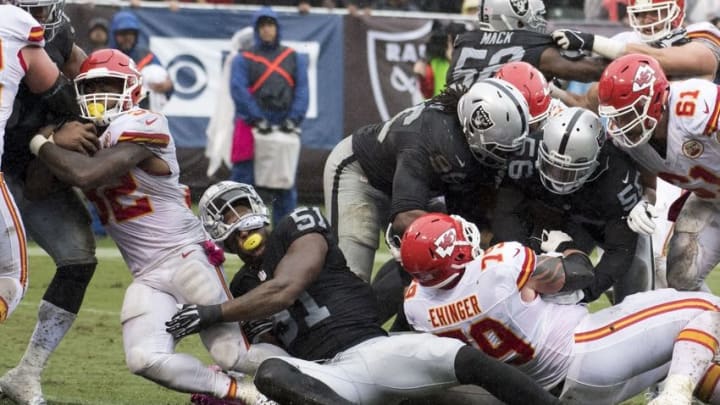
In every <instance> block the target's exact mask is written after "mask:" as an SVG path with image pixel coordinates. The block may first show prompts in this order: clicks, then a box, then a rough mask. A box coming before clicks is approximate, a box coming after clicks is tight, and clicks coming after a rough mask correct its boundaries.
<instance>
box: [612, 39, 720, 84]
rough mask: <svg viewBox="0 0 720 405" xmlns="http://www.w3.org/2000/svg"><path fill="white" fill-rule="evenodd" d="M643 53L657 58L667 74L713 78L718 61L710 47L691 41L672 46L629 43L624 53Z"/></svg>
mask: <svg viewBox="0 0 720 405" xmlns="http://www.w3.org/2000/svg"><path fill="white" fill-rule="evenodd" d="M631 53H641V54H643V55H649V56H652V57H654V58H655V59H657V61H658V62H659V63H660V66H662V68H663V70H664V71H665V74H667V75H668V76H675V77H702V78H705V79H708V80H712V79H713V78H714V77H715V72H717V69H718V61H717V58H715V55H714V54H713V52H712V51H711V50H710V48H708V47H706V46H705V45H702V44H701V43H698V42H689V43H687V44H685V45H682V46H675V47H670V48H653V47H651V46H648V45H645V44H627V45H626V46H625V52H624V53H623V54H624V55H627V54H631Z"/></svg>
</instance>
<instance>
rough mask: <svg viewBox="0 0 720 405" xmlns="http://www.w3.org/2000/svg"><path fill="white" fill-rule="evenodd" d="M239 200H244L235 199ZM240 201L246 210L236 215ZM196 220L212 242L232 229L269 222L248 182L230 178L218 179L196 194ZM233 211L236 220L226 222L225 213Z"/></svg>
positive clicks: (226, 236) (246, 227) (248, 229)
mask: <svg viewBox="0 0 720 405" xmlns="http://www.w3.org/2000/svg"><path fill="white" fill-rule="evenodd" d="M239 200H245V202H244V203H239V202H238V201H239ZM238 204H242V205H245V206H247V207H248V208H250V212H248V213H247V214H245V215H243V216H240V215H237V211H235V206H236V205H238ZM198 208H199V211H200V221H202V224H203V227H204V228H205V230H206V231H207V233H209V234H210V238H212V240H213V241H214V242H222V241H224V240H225V239H227V238H228V236H230V235H232V234H233V232H235V231H251V230H254V229H258V228H262V227H264V226H266V225H270V217H269V216H268V209H267V207H266V206H265V203H264V202H263V200H262V198H260V196H259V195H258V193H257V192H256V191H255V189H254V188H253V186H251V185H249V184H243V183H237V182H234V181H221V182H219V183H217V184H213V185H212V186H210V187H208V189H207V190H205V192H204V193H203V195H202V197H200V203H199V204H198ZM228 211H231V212H233V213H235V214H236V215H235V217H236V218H237V221H235V222H233V223H228V222H227V221H226V220H225V213H226V212H228Z"/></svg>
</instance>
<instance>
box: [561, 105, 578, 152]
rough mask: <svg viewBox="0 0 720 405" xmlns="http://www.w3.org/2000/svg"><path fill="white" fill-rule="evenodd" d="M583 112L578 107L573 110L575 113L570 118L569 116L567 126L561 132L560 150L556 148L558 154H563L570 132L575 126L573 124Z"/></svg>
mask: <svg viewBox="0 0 720 405" xmlns="http://www.w3.org/2000/svg"><path fill="white" fill-rule="evenodd" d="M584 113H585V111H584V110H583V109H578V110H577V111H575V114H573V116H572V118H570V122H569V123H568V125H567V127H565V133H564V134H563V137H562V141H560V150H558V153H559V154H561V155H564V154H565V148H567V144H568V142H570V133H571V132H572V130H573V128H575V124H576V123H577V121H578V120H579V119H580V117H581V116H582V115H583V114H584Z"/></svg>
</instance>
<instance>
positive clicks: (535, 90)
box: [495, 61, 551, 124]
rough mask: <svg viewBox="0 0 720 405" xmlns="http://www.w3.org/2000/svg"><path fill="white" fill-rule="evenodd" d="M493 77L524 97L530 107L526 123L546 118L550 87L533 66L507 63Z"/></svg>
mask: <svg viewBox="0 0 720 405" xmlns="http://www.w3.org/2000/svg"><path fill="white" fill-rule="evenodd" d="M495 77H496V78H498V79H503V80H505V81H506V82H508V83H510V84H512V85H514V86H515V87H517V88H518V90H520V92H521V93H522V95H523V96H525V100H527V102H528V106H529V107H530V120H529V121H528V123H530V124H534V123H536V122H541V121H542V120H544V119H545V118H547V116H548V113H549V112H550V101H551V97H550V85H548V82H547V80H545V76H543V74H542V73H540V71H539V70H537V69H536V68H535V67H534V66H533V65H531V64H529V63H527V62H522V61H516V62H509V63H506V64H504V65H502V67H501V68H500V69H499V70H498V71H497V72H495Z"/></svg>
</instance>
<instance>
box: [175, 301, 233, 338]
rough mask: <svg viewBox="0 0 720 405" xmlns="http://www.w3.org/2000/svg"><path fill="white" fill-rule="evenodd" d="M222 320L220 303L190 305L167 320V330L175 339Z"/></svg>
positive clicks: (183, 307)
mask: <svg viewBox="0 0 720 405" xmlns="http://www.w3.org/2000/svg"><path fill="white" fill-rule="evenodd" d="M221 320H222V311H221V310H220V304H216V305H195V304H193V305H188V304H185V305H183V306H182V309H181V310H180V311H178V313H176V314H175V315H173V317H172V319H170V320H169V321H167V322H165V326H166V328H165V331H166V332H167V333H169V334H171V335H173V338H175V340H178V339H181V338H184V337H185V336H188V335H192V334H193V333H198V332H200V331H201V330H203V329H206V328H208V327H209V326H212V325H214V324H216V323H218V322H220V321H221Z"/></svg>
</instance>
